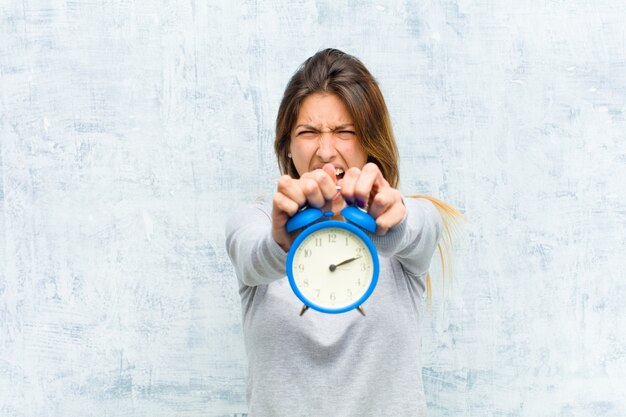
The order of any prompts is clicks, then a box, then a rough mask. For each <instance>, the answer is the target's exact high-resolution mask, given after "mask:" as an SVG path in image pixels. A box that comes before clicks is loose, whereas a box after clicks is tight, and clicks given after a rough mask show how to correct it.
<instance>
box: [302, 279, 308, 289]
mask: <svg viewBox="0 0 626 417" xmlns="http://www.w3.org/2000/svg"><path fill="white" fill-rule="evenodd" d="M302 285H304V286H305V287H308V286H309V280H308V278H305V279H304V281H302Z"/></svg>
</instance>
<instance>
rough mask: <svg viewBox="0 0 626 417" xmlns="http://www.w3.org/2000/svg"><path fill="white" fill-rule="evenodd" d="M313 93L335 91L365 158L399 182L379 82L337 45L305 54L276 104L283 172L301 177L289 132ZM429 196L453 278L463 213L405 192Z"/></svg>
mask: <svg viewBox="0 0 626 417" xmlns="http://www.w3.org/2000/svg"><path fill="white" fill-rule="evenodd" d="M314 93H327V94H335V95H336V96H338V97H339V98H340V99H341V100H342V101H343V102H344V104H345V105H346V107H347V108H348V111H349V112H350V115H351V116H352V118H353V120H354V128H355V131H356V132H355V133H356V134H357V137H358V138H359V139H360V141H361V145H362V146H363V149H364V150H365V152H366V154H367V155H368V162H373V163H375V164H376V165H378V167H379V169H380V171H381V173H382V174H383V177H384V178H385V179H386V180H387V181H388V182H389V184H390V185H391V187H393V188H397V187H398V182H399V180H400V175H399V163H398V161H399V154H398V147H397V145H396V141H395V138H394V135H393V129H392V127H391V118H390V117H389V111H388V110H387V105H386V104H385V99H384V98H383V95H382V93H381V91H380V88H379V87H378V83H377V82H376V80H375V79H374V77H373V76H372V75H371V74H370V72H369V71H368V70H367V68H366V67H365V65H363V63H362V62H361V61H359V60H358V59H357V58H355V57H354V56H352V55H349V54H347V53H345V52H342V51H339V50H337V49H331V48H329V49H325V50H323V51H319V52H317V53H316V54H315V55H313V56H312V57H310V58H308V59H307V60H306V61H304V63H303V64H302V65H301V66H300V68H298V70H297V71H296V73H295V74H294V75H293V76H292V77H291V79H290V80H289V83H288V84H287V87H286V88H285V93H284V95H283V98H282V100H281V103H280V106H279V108H278V115H277V117H276V139H275V141H274V151H275V153H276V157H277V159H278V166H279V168H280V172H281V173H282V174H287V175H289V176H290V177H292V178H299V174H298V171H297V170H296V167H295V165H294V164H293V161H292V159H291V158H289V144H290V141H291V131H292V129H293V127H294V125H295V123H296V120H297V118H298V113H299V111H300V106H301V104H302V102H303V101H304V99H305V98H306V97H308V96H309V95H311V94H314ZM409 197H413V198H425V199H427V200H430V201H431V202H432V203H433V204H434V205H435V207H436V208H437V210H438V211H439V213H440V214H441V218H442V220H443V232H442V235H441V237H440V239H439V242H438V243H437V248H438V250H439V254H440V256H441V266H442V275H443V279H444V281H445V280H446V276H447V277H448V278H449V279H450V280H451V278H452V275H451V274H450V270H451V249H452V242H453V241H454V240H455V238H456V237H457V235H458V231H459V226H460V223H461V221H462V220H463V215H462V214H461V213H460V212H459V211H458V210H457V209H455V208H454V207H452V206H450V205H449V204H447V203H444V202H443V201H441V200H438V199H436V198H434V197H430V196H426V195H414V196H409ZM426 296H427V299H428V301H429V303H430V300H431V299H432V285H431V279H430V272H428V273H427V274H426Z"/></svg>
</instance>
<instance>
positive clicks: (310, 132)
mask: <svg viewBox="0 0 626 417" xmlns="http://www.w3.org/2000/svg"><path fill="white" fill-rule="evenodd" d="M296 136H300V137H303V138H312V137H315V136H317V132H316V131H314V130H301V131H300V132H298V133H297V134H296Z"/></svg>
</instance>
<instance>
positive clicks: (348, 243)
mask: <svg viewBox="0 0 626 417" xmlns="http://www.w3.org/2000/svg"><path fill="white" fill-rule="evenodd" d="M348 245H349V243H348V236H346V246H348Z"/></svg>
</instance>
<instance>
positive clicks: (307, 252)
mask: <svg viewBox="0 0 626 417" xmlns="http://www.w3.org/2000/svg"><path fill="white" fill-rule="evenodd" d="M304 257H305V258H310V257H311V249H305V250H304Z"/></svg>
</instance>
